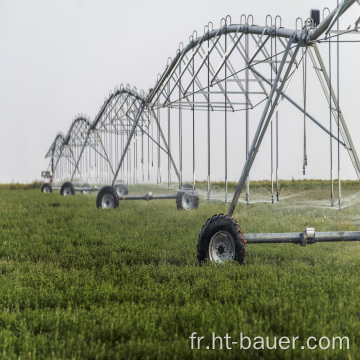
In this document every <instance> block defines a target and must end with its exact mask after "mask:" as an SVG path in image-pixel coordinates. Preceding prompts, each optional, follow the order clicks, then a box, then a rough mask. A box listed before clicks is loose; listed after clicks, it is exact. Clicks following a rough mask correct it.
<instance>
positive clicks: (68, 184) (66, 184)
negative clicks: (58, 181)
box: [60, 182, 75, 196]
mask: <svg viewBox="0 0 360 360" xmlns="http://www.w3.org/2000/svg"><path fill="white" fill-rule="evenodd" d="M67 187H69V188H71V192H72V193H71V194H69V195H75V188H74V185H73V184H72V183H71V182H65V183H63V184H62V185H61V188H60V195H61V196H66V195H64V190H65V188H67Z"/></svg>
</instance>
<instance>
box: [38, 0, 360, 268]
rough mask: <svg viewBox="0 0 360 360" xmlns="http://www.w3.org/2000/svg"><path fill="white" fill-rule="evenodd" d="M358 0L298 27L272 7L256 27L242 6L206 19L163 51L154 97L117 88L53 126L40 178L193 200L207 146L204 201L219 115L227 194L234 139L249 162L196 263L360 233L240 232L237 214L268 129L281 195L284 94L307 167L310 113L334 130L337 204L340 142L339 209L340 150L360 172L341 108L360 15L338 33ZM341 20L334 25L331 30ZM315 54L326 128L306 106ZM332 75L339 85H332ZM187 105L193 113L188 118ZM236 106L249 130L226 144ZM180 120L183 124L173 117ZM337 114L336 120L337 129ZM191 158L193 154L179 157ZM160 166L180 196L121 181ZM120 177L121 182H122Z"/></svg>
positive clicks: (122, 193)
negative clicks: (297, 90)
mask: <svg viewBox="0 0 360 360" xmlns="http://www.w3.org/2000/svg"><path fill="white" fill-rule="evenodd" d="M355 2H357V3H359V5H360V1H356V0H343V1H342V2H341V3H339V2H338V6H337V7H336V8H335V9H334V10H333V11H332V12H330V11H329V10H328V9H327V10H324V12H323V20H322V21H321V20H320V11H318V10H312V11H311V17H310V18H309V19H308V20H306V21H305V22H304V23H303V22H302V20H301V19H297V21H296V29H288V28H284V27H282V24H281V18H280V17H279V16H277V17H276V18H275V19H273V18H272V17H271V16H268V17H267V18H266V25H265V26H259V25H254V24H253V18H252V16H251V15H250V16H245V15H242V16H241V17H240V23H239V24H232V21H231V18H230V16H227V17H226V18H224V19H222V21H221V27H220V28H219V29H214V27H213V24H212V23H209V24H208V25H207V26H205V28H204V33H203V35H201V36H198V34H197V33H195V32H194V33H193V35H192V36H190V38H189V43H188V45H187V46H184V45H183V44H180V47H179V49H178V51H177V53H176V56H175V57H174V59H169V60H168V65H167V67H166V69H165V71H164V72H163V73H162V74H161V75H159V76H158V80H157V82H156V84H155V86H154V88H153V89H150V90H149V92H148V94H147V95H145V93H144V92H143V91H141V92H140V93H138V92H137V90H136V88H133V89H130V87H129V86H126V87H124V86H121V87H120V89H115V91H114V92H113V93H111V94H110V95H109V97H108V98H107V99H105V101H104V104H103V106H102V107H101V108H100V111H99V113H98V115H97V116H96V117H95V120H94V121H93V122H90V121H89V119H88V118H86V117H85V116H82V115H81V116H78V117H77V118H76V119H75V120H74V121H73V123H72V125H71V128H70V130H69V133H68V134H67V135H66V136H64V135H62V134H58V135H57V136H56V138H55V140H54V142H53V144H52V146H51V147H50V149H49V151H48V153H47V157H50V159H51V161H50V171H49V172H47V173H46V174H45V175H47V176H51V177H52V176H54V177H55V178H56V179H67V181H66V182H65V183H63V184H62V186H61V187H60V188H59V189H60V193H61V194H62V195H70V194H71V195H73V194H75V191H77V190H78V191H82V192H90V191H95V190H97V188H96V187H91V186H89V185H88V182H89V183H90V182H92V183H97V184H106V183H107V184H109V183H111V186H104V187H102V188H101V189H100V191H99V193H98V196H97V201H96V204H97V207H103V208H110V207H116V206H118V204H119V200H126V199H127V200H151V199H155V198H157V199H164V198H176V200H177V206H178V208H180V209H181V208H182V209H190V208H196V207H197V206H198V204H199V197H198V194H197V191H196V188H195V185H196V179H195V174H196V171H195V163H196V161H195V160H196V157H195V154H197V155H198V156H199V153H200V155H201V156H202V160H204V159H205V160H207V161H205V162H206V165H207V170H206V172H207V199H210V197H211V182H210V178H211V153H212V151H211V150H212V149H214V146H213V145H214V144H213V140H214V134H213V133H212V130H213V129H214V121H215V122H216V126H215V132H216V135H217V134H218V133H219V131H220V130H221V131H222V134H223V135H224V136H223V137H222V139H221V140H219V139H217V140H219V142H220V146H219V144H216V145H217V146H218V147H217V148H221V149H223V158H222V159H223V160H222V162H221V163H222V164H223V166H224V180H225V202H227V196H228V191H227V185H228V183H227V181H228V153H229V147H230V145H231V146H232V147H231V150H232V153H239V152H240V147H239V146H240V145H244V151H245V163H244V165H243V168H242V172H241V176H240V179H239V182H238V185H237V188H236V190H235V193H234V195H233V198H232V201H231V203H230V207H229V211H228V213H227V214H226V215H224V214H221V215H214V216H212V217H211V218H209V219H208V220H207V221H206V223H205V224H204V226H203V228H202V229H201V232H200V235H199V238H198V245H197V256H198V260H199V262H200V263H201V262H202V261H203V260H205V259H210V260H211V261H217V262H223V261H226V260H235V261H239V262H240V263H243V262H244V259H245V244H246V243H248V244H251V243H286V242H289V243H298V244H301V245H303V246H305V245H306V244H313V243H315V242H329V241H359V240H360V232H331V233H328V232H326V233H315V230H314V229H312V228H306V229H305V230H304V231H303V232H300V233H284V234H247V235H244V234H243V232H242V230H241V228H240V226H239V224H238V223H237V222H236V220H235V219H233V217H232V216H233V213H234V211H235V208H236V206H237V204H238V201H239V198H240V195H241V193H242V191H243V189H246V202H247V203H248V202H249V173H250V170H251V167H252V165H253V163H254V160H255V158H256V155H257V153H258V151H259V148H260V145H261V143H262V141H263V139H264V136H265V134H266V132H267V130H268V129H269V128H270V133H271V196H272V202H274V201H275V199H276V200H277V201H278V200H279V182H278V143H279V135H278V133H279V119H278V116H279V108H280V105H281V104H282V103H283V102H284V100H285V102H288V103H289V104H291V105H292V106H294V107H295V108H296V109H297V110H299V111H300V113H301V114H302V116H303V121H304V147H303V149H304V156H303V172H304V173H305V169H306V166H307V144H306V122H307V121H309V120H311V122H313V123H314V124H315V125H316V126H317V127H318V128H319V129H321V131H323V132H324V133H326V134H327V135H328V136H329V139H330V157H331V161H330V163H331V164H330V166H331V169H330V170H331V171H330V174H331V204H332V205H334V191H333V175H332V174H333V160H332V156H333V155H332V154H333V142H335V144H336V145H337V149H338V162H339V163H338V169H339V170H338V199H339V200H338V206H339V209H340V208H341V187H340V156H339V153H340V148H343V149H345V150H346V151H347V153H348V155H349V157H350V159H351V162H352V164H353V167H354V169H355V172H356V174H357V176H358V177H359V179H360V161H359V158H358V156H357V153H356V150H355V147H354V144H353V142H352V139H351V136H350V132H349V130H348V128H347V126H346V122H345V119H344V114H343V112H342V111H341V109H340V105H339V80H340V76H339V42H340V40H339V38H340V36H344V35H346V34H348V35H353V34H358V33H359V24H360V17H359V18H358V19H357V21H356V22H355V25H354V26H353V27H352V28H350V27H349V28H348V29H347V30H345V31H340V30H339V18H340V17H341V16H342V14H344V13H345V11H347V10H348V9H349V8H350V7H351V6H352V5H354V3H355ZM298 25H300V26H299V28H298ZM335 25H336V27H337V30H335V29H334V26H335ZM333 43H335V44H336V51H337V77H336V79H335V80H336V81H335V80H334V79H333V76H332V73H331V67H332V62H331V53H332V51H331V46H334V45H332V44H333ZM320 45H324V46H328V49H329V59H328V61H329V64H328V66H326V65H325V61H324V60H323V59H322V56H321V53H320V50H319V47H320ZM308 58H309V59H310V61H311V63H312V69H311V70H313V71H315V73H316V76H317V78H318V80H319V83H320V85H321V88H322V90H323V93H324V99H325V101H326V102H327V106H328V109H329V118H330V119H329V129H328V128H327V126H325V125H323V124H322V123H321V122H320V121H318V120H317V119H316V118H315V116H313V115H311V114H310V113H309V110H308V108H307V101H306V100H307V95H306V89H307V86H308V85H307V76H308V75H307V72H308V70H307V68H308V66H307V62H308ZM299 69H302V75H303V77H302V82H303V102H302V103H298V102H296V101H295V100H294V99H293V98H292V97H290V96H289V95H288V94H287V92H288V89H289V88H290V85H291V83H292V81H293V80H294V77H295V74H296V73H297V72H298V71H299ZM334 84H336V86H337V88H335V89H334V86H333V85H334ZM255 109H256V110H255ZM250 110H254V111H258V113H259V117H258V118H259V120H258V123H257V128H256V130H255V132H254V135H253V139H252V142H250V130H249V129H250V124H249V118H250ZM189 114H190V116H186V115H189ZM239 114H244V115H245V116H244V120H245V131H243V132H242V133H243V134H244V139H236V141H233V142H232V143H231V139H230V138H231V136H230V135H232V134H231V133H232V132H233V131H231V133H230V132H229V131H228V128H231V130H232V129H233V127H234V126H235V125H234V124H235V123H236V122H238V119H239ZM175 120H177V124H176V125H178V126H172V123H174V121H175ZM333 122H334V123H335V125H336V129H335V130H334V129H333V125H332V123H333ZM198 123H201V124H202V127H200V129H201V130H202V131H201V134H200V136H203V138H204V139H203V140H204V141H199V126H198V125H197V124H198ZM219 123H220V124H222V125H221V126H222V127H220V125H219ZM252 123H254V122H253V121H252ZM204 124H205V126H203V125H204ZM212 126H213V127H212ZM203 128H205V131H204V130H203ZM163 129H165V131H164V130H163ZM174 132H177V135H178V138H177V139H176V141H174V139H173V138H172V137H171V135H172V134H174ZM166 133H167V135H166ZM273 133H274V134H275V136H273ZM196 134H197V135H196ZM195 135H196V136H197V137H196V136H195ZM274 137H275V140H274ZM184 138H185V139H186V141H184ZM173 142H175V145H174V144H173ZM189 143H192V146H188V144H189ZM204 143H205V144H206V146H205V148H204V146H202V148H201V149H199V146H200V145H198V144H204ZM273 143H274V144H273ZM184 144H185V146H184ZM239 144H240V145H239ZM274 146H275V149H276V151H275V157H276V161H275V166H274V164H273V147H274ZM154 147H155V155H154ZM334 147H335V146H334ZM156 152H157V153H156ZM139 153H140V155H139ZM204 155H205V156H204ZM221 156H222V155H221ZM139 158H140V166H139V160H138V159H139ZM175 158H176V159H177V160H176V161H175ZM188 158H190V161H187V162H186V161H184V159H188ZM163 163H165V164H167V170H168V171H167V182H168V189H170V188H171V174H174V173H175V175H176V178H177V180H178V182H179V191H178V193H177V194H173V195H169V194H167V195H162V194H160V195H158V194H152V193H148V194H146V195H143V196H137V195H133V196H131V195H128V194H127V192H128V190H127V185H126V184H131V183H137V182H138V177H139V176H140V177H142V180H143V181H144V180H145V178H147V180H150V174H151V172H152V171H153V169H154V164H155V169H156V179H157V180H156V181H157V184H160V183H161V181H162V180H161V179H162V174H161V165H162V164H163ZM202 163H204V161H202ZM189 164H190V165H189ZM146 166H147V174H146V170H145V168H146ZM140 167H141V168H140ZM186 167H187V168H186ZM274 168H275V169H274ZM186 171H190V173H191V174H192V184H191V185H190V184H183V177H184V174H185V172H186ZM274 171H275V181H274V177H273V173H274ZM146 175H147V176H146ZM120 178H121V179H124V180H118V179H120ZM51 179H52V178H51ZM75 180H76V181H78V182H79V181H82V182H83V185H82V186H79V187H74V186H73V185H72V182H73V181H75ZM53 188H54V189H55V188H56V187H53V186H52V181H51V182H50V184H49V183H47V184H44V185H43V187H42V191H44V192H49V191H52V189H53ZM245 239H246V240H245Z"/></svg>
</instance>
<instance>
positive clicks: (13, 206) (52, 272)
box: [0, 181, 360, 359]
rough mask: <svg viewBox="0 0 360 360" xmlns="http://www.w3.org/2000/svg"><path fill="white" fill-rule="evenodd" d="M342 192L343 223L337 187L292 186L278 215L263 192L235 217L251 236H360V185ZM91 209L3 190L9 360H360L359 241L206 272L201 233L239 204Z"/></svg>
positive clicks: (2, 282)
mask: <svg viewBox="0 0 360 360" xmlns="http://www.w3.org/2000/svg"><path fill="white" fill-rule="evenodd" d="M342 186H343V189H342V195H343V209H342V211H338V210H336V209H335V208H331V207H330V206H329V183H328V182H321V181H318V182H315V181H307V182H306V181H304V182H282V183H281V197H282V200H281V201H280V202H279V203H276V204H274V205H271V204H270V203H269V200H270V197H269V194H270V193H269V183H266V182H262V183H254V184H253V185H252V187H251V196H252V203H251V204H250V205H248V206H247V205H245V204H244V203H240V204H239V205H238V207H237V208H236V211H235V213H234V218H235V219H236V220H237V221H238V222H239V224H240V226H241V227H242V229H243V231H244V233H245V234H246V233H253V232H301V231H302V230H303V229H304V228H305V227H306V226H311V227H315V229H316V231H331V230H360V212H359V209H360V185H359V184H358V183H356V182H344V183H343V184H342ZM32 187H34V188H32ZM145 188H146V187H144V186H143V187H141V188H140V187H135V186H132V187H130V189H129V190H130V192H136V191H140V192H142V191H144V189H145ZM335 189H336V186H335ZM200 190H201V189H200ZM230 190H231V191H233V186H232V187H230ZM222 194H223V193H222V190H221V185H219V186H218V187H216V186H214V197H215V198H218V199H221V198H222V197H223V195H222ZM215 195H216V196H215ZM95 200H96V194H90V195H83V194H76V196H68V197H61V196H60V195H59V193H58V192H54V193H51V194H42V193H41V192H40V190H39V187H38V184H35V185H34V186H27V187H24V186H21V185H16V184H12V185H8V186H5V185H4V186H2V187H1V186H0V273H1V276H0V294H1V296H0V329H1V330H0V359H188V358H194V359H200V358H206V359H220V358H234V359H235V358H242V359H360V321H359V318H360V307H359V300H358V297H359V296H360V280H359V271H360V243H357V242H354V243H334V244H326V243H325V244H314V245H308V246H306V247H301V246H299V245H293V244H273V245H270V244H266V245H250V244H249V245H247V247H246V251H247V254H246V265H239V264H237V263H227V264H224V265H220V264H214V263H206V264H204V265H203V266H199V265H198V262H197V257H196V245H197V238H198V235H199V232H200V230H201V227H202V225H203V224H204V223H205V221H206V220H207V218H209V217H210V216H212V215H214V214H218V213H226V211H227V208H228V206H229V204H224V203H223V202H221V201H217V200H212V201H207V200H204V199H203V198H202V199H201V201H200V206H199V209H198V210H196V211H178V210H177V209H176V206H175V201H174V200H164V201H155V200H154V201H149V202H145V201H124V202H120V206H119V208H116V209H112V210H102V209H101V210H98V209H97V208H96V207H95ZM265 200H266V201H267V202H265ZM194 333H196V334H194ZM192 334H193V337H192V339H190V337H191V336H192ZM215 336H216V337H221V338H222V339H220V338H217V339H215ZM200 337H203V339H201V340H199V338H200ZM246 337H247V338H249V339H250V341H251V342H252V346H250V347H249V349H245V348H246V347H247V345H248V344H249V340H248V339H247V338H246ZM260 337H263V338H264V339H266V338H268V340H269V342H270V343H269V345H270V347H272V346H273V345H274V341H275V340H274V337H276V341H275V343H276V344H277V348H276V349H267V348H266V341H265V340H264V341H265V344H264V346H263V347H264V349H261V347H262V344H261V341H260ZM283 337H288V338H289V339H293V337H294V338H296V337H298V339H296V346H295V349H293V348H292V343H290V347H289V348H288V349H282V348H281V346H280V345H282V347H283V348H286V341H285V340H284V339H283V340H282V343H281V342H280V338H283ZM310 337H314V338H311V341H310V343H309V344H310V345H311V347H314V349H313V350H310V349H308V348H307V343H306V341H307V339H308V338H310ZM333 337H334V338H335V337H341V338H345V337H347V338H348V339H349V349H347V344H346V341H345V340H344V341H343V349H340V341H339V340H338V339H337V340H336V339H335V340H336V341H337V342H336V341H335V345H337V346H335V349H333V348H332V347H333V346H332V345H333V343H332V341H333V340H332V339H333ZM240 338H242V341H243V342H242V345H243V346H242V348H240ZM321 338H322V340H321V341H319V339H321ZM315 339H316V340H315ZM326 339H329V342H331V344H330V345H329V346H327V345H328V343H327V340H326ZM198 341H199V346H198ZM292 341H293V340H291V342H292ZM235 343H236V344H235ZM221 345H222V349H220V347H221ZM320 345H321V346H320ZM198 347H199V349H198ZM213 347H215V348H214V349H213ZM268 347H269V346H268ZM302 347H303V348H302ZM321 347H323V348H324V349H322V348H321ZM327 347H328V349H325V348H327Z"/></svg>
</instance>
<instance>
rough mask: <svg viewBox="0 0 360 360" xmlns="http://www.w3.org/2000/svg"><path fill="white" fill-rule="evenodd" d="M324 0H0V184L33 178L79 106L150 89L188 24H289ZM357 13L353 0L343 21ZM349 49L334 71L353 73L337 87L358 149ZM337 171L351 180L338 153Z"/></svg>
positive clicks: (92, 110)
mask: <svg viewBox="0 0 360 360" xmlns="http://www.w3.org/2000/svg"><path fill="white" fill-rule="evenodd" d="M270 4H271V6H270ZM326 6H327V7H329V8H330V9H333V8H334V7H335V6H336V1H335V0H312V1H310V0H301V1H286V0H273V1H271V2H270V1H268V0H258V1H240V0H222V1H214V0H182V1H169V0H167V1H166V0H148V1H145V0H131V1H128V0H126V1H125V0H33V1H29V0H0V121H1V132H0V144H1V151H0V183H6V182H11V181H15V182H30V181H33V180H35V179H40V173H41V170H45V169H46V168H47V165H48V162H49V161H48V159H45V158H44V156H45V154H46V152H47V150H48V149H49V147H50V145H51V143H52V141H53V140H54V138H55V136H56V134H57V132H59V131H61V132H63V133H65V134H66V133H67V131H68V129H69V127H70V124H71V122H72V121H73V119H74V117H75V116H76V115H77V114H79V113H84V114H87V115H88V116H89V117H90V118H91V120H93V119H94V117H95V115H96V114H97V112H98V109H99V106H100V105H101V104H102V103H103V101H104V97H107V96H108V94H109V91H110V90H113V89H114V87H115V86H116V85H120V84H121V83H124V84H126V83H129V84H130V85H131V86H136V87H137V88H138V89H144V90H145V91H147V90H148V89H149V88H151V87H153V85H154V83H155V81H156V78H157V74H158V73H162V72H163V70H164V68H165V66H166V63H167V58H168V57H169V56H174V55H175V53H176V49H177V48H178V45H179V43H180V42H181V41H182V42H183V43H184V44H187V43H188V39H189V35H190V34H191V33H192V32H193V30H198V33H200V34H201V33H202V32H203V29H204V25H205V24H207V23H208V22H209V21H212V22H213V23H214V28H217V27H219V26H220V20H221V18H222V17H225V16H226V15H231V18H232V23H239V19H240V15H241V14H243V13H244V14H250V13H251V14H253V16H254V23H256V24H259V25H265V16H266V15H267V14H271V15H273V16H276V15H280V16H281V17H282V20H283V26H285V27H288V28H294V27H295V20H296V18H297V17H301V18H304V19H305V18H307V17H308V16H309V13H310V9H311V8H319V9H323V8H324V7H326ZM359 15H360V7H359V6H358V5H356V4H355V5H353V7H352V8H351V9H350V10H349V13H348V14H347V15H346V17H344V20H342V21H343V24H344V27H345V26H346V27H347V26H348V25H350V24H351V25H353V23H354V22H355V20H356V19H357V18H358V17H359ZM347 46H348V45H347ZM359 48H360V45H359V44H355V45H352V48H351V51H350V52H349V46H348V47H347V50H346V51H347V54H348V55H349V56H347V55H346V53H345V51H344V54H345V55H344V56H343V54H342V56H343V57H344V58H345V57H346V58H347V60H346V61H345V60H344V61H343V63H342V64H343V68H342V69H341V71H342V74H345V73H347V74H350V76H349V78H353V81H348V83H347V84H346V91H343V90H342V91H343V92H342V93H343V97H344V98H346V106H347V109H346V111H347V112H346V114H349V116H348V119H347V121H348V126H349V129H350V131H351V132H352V134H353V140H354V142H355V146H356V147H357V150H358V152H360V141H359V136H358V134H359V131H360V128H359V124H358V122H359V120H360V118H359V111H358V100H359V96H358V94H359V92H358V89H359V80H360V79H359V66H358V64H359V53H360V51H359ZM349 58H350V59H349ZM351 58H352V59H351ZM350 60H352V63H351V62H350ZM351 64H352V65H351ZM344 87H345V84H344ZM344 113H345V110H344ZM301 155H302V154H300V157H301ZM318 161H321V159H320V160H319V159H318ZM300 170H301V169H300ZM299 174H300V173H299ZM343 174H344V175H343V177H344V178H353V179H354V178H355V172H354V170H353V169H352V168H351V165H349V164H347V163H346V161H345V162H344V169H343ZM238 175H240V174H238ZM290 175H291V174H290V173H289V174H286V175H285V177H289V176H290ZM309 176H310V177H311V173H310V174H309ZM261 177H262V178H264V177H265V176H261ZM312 177H326V175H324V174H317V173H316V172H314V173H313V176H312ZM300 178H301V177H300ZM233 180H237V179H233Z"/></svg>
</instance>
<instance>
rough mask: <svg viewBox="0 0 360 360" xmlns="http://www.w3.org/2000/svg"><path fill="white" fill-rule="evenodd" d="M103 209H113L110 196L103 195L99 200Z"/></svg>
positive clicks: (112, 198)
mask: <svg viewBox="0 0 360 360" xmlns="http://www.w3.org/2000/svg"><path fill="white" fill-rule="evenodd" d="M101 206H102V208H103V209H112V208H114V207H115V201H114V197H113V196H112V195H111V194H105V195H104V196H103V198H102V200H101Z"/></svg>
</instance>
